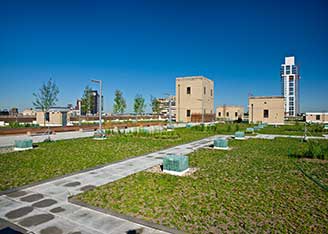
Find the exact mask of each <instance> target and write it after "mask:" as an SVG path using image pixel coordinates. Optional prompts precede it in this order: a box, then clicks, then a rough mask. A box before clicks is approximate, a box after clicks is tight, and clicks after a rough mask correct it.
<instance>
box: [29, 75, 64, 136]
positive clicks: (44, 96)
mask: <svg viewBox="0 0 328 234" xmlns="http://www.w3.org/2000/svg"><path fill="white" fill-rule="evenodd" d="M58 94H59V89H58V87H57V85H56V83H55V82H54V81H52V79H51V78H50V79H49V80H48V82H47V83H43V85H42V86H41V88H39V91H38V92H37V93H33V96H34V97H35V101H34V102H33V105H34V106H35V108H38V109H40V110H41V111H42V112H43V113H44V119H43V123H44V126H45V125H46V114H47V112H48V111H49V109H50V107H52V106H54V105H56V102H57V101H58V98H57V96H58ZM48 138H49V126H48Z"/></svg>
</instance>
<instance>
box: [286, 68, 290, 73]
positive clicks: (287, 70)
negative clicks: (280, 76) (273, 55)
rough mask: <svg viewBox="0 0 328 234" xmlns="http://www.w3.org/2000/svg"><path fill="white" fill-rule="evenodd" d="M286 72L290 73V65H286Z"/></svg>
mask: <svg viewBox="0 0 328 234" xmlns="http://www.w3.org/2000/svg"><path fill="white" fill-rule="evenodd" d="M286 74H290V66H286Z"/></svg>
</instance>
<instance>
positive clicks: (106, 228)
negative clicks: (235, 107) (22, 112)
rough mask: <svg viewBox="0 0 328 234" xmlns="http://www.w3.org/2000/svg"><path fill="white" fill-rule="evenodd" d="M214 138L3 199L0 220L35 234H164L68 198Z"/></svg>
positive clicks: (117, 164)
mask: <svg viewBox="0 0 328 234" xmlns="http://www.w3.org/2000/svg"><path fill="white" fill-rule="evenodd" d="M214 138H215V137H209V138H206V139H203V140H199V141H195V142H191V143H188V144H184V145H179V146H176V147H173V148H169V149H166V150H162V151H158V152H154V153H150V154H148V155H143V156H140V157H136V158H131V159H128V160H125V161H122V162H118V163H115V164H111V165H108V166H105V167H102V168H98V169H94V170H90V171H87V172H82V173H78V174H75V175H71V176H67V177H64V178H60V179H56V180H53V181H50V182H46V183H42V184H39V185H36V186H31V187H28V188H26V189H23V190H19V191H16V192H12V193H9V194H7V195H2V196H0V218H2V219H4V220H6V221H9V222H12V223H13V224H15V225H18V226H19V227H22V228H24V229H26V230H28V231H30V232H32V233H40V234H68V233H70V234H73V233H74V234H78V233H85V234H87V233H88V234H104V233H112V234H115V233H129V231H130V233H136V232H134V231H133V230H136V229H140V228H144V230H143V232H142V233H143V234H147V233H155V234H156V233H158V234H159V233H164V232H162V231H159V230H155V229H152V228H149V227H145V226H142V225H140V224H136V223H133V222H131V221H128V220H124V219H122V218H118V217H116V216H112V215H109V214H105V213H102V212H98V211H95V210H92V209H88V208H85V207H81V206H78V205H75V204H72V203H70V202H68V197H70V196H72V195H76V194H79V193H82V192H83V191H85V190H87V189H90V188H93V187H95V186H101V185H104V184H107V183H110V182H113V181H115V180H118V179H121V178H123V177H126V176H128V175H131V174H133V173H137V172H139V171H143V170H145V169H147V168H150V167H152V166H155V165H157V164H160V163H161V162H162V158H163V157H164V156H165V155H166V154H189V153H191V152H193V151H195V150H197V149H199V148H202V147H204V146H206V145H208V144H209V143H211V142H212V141H213V139H214Z"/></svg>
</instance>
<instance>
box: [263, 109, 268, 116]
mask: <svg viewBox="0 0 328 234" xmlns="http://www.w3.org/2000/svg"><path fill="white" fill-rule="evenodd" d="M263 118H269V110H263Z"/></svg>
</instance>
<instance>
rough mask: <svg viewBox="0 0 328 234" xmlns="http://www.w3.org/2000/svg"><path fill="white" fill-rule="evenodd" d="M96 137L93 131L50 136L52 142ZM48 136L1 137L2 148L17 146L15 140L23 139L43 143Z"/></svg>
mask: <svg viewBox="0 0 328 234" xmlns="http://www.w3.org/2000/svg"><path fill="white" fill-rule="evenodd" d="M93 135H94V132H93V131H90V132H78V131H74V132H59V133H56V134H54V135H50V138H51V140H54V141H56V140H68V139H75V138H82V137H92V136H93ZM47 138H48V136H47V135H37V136H28V135H26V134H25V135H13V136H1V137H0V147H8V146H13V145H14V144H15V140H22V139H32V140H33V143H39V142H43V141H44V140H45V139H47Z"/></svg>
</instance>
